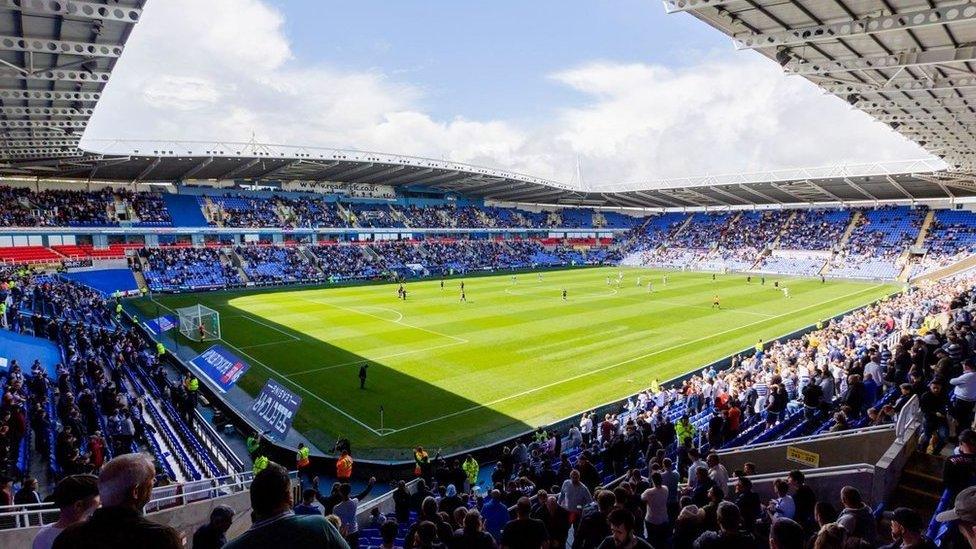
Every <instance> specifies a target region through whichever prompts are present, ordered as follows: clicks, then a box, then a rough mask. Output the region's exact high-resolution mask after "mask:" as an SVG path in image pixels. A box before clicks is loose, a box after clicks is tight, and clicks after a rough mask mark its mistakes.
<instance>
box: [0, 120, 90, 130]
mask: <svg viewBox="0 0 976 549" xmlns="http://www.w3.org/2000/svg"><path fill="white" fill-rule="evenodd" d="M0 128H14V129H27V128H46V129H51V128H71V129H79V130H84V129H85V122H83V121H75V120H0Z"/></svg>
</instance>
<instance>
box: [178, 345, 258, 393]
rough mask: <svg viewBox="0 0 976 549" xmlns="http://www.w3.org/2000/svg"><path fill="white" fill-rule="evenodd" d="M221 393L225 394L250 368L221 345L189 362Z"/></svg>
mask: <svg viewBox="0 0 976 549" xmlns="http://www.w3.org/2000/svg"><path fill="white" fill-rule="evenodd" d="M190 364H192V365H194V366H196V368H197V369H198V370H200V373H202V374H203V375H204V376H205V377H206V378H207V379H209V380H210V382H211V383H213V384H214V385H216V386H217V389H219V390H220V391H221V392H223V393H226V392H227V389H230V388H231V387H233V386H234V384H235V383H237V380H238V379H240V377H241V376H242V375H244V372H246V371H247V369H248V368H249V367H250V365H249V364H248V363H247V362H244V361H243V360H241V358H240V357H238V356H237V355H235V354H234V353H232V352H230V351H228V350H227V349H225V348H224V346H223V345H214V346H213V347H211V348H209V349H207V350H206V351H204V352H202V353H200V355H199V356H197V357H195V358H194V359H193V360H191V361H190Z"/></svg>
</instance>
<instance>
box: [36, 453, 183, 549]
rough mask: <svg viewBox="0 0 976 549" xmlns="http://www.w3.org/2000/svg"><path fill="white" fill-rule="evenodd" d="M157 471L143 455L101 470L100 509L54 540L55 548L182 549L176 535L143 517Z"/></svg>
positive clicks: (121, 458)
mask: <svg viewBox="0 0 976 549" xmlns="http://www.w3.org/2000/svg"><path fill="white" fill-rule="evenodd" d="M155 477H156V468H155V467H154V466H153V461H152V458H150V457H149V456H148V455H146V454H123V455H121V456H118V457H116V458H115V459H113V460H112V461H110V462H108V463H106V464H105V466H104V467H102V471H101V473H100V474H99V475H98V496H99V498H100V499H101V502H102V507H100V508H99V509H96V510H95V512H94V513H92V515H91V518H89V519H88V520H87V521H86V522H81V523H78V524H74V525H72V526H69V527H68V528H67V529H65V530H64V531H63V532H61V535H59V536H58V537H57V538H56V539H55V540H54V546H53V547H54V548H55V549H87V548H91V549H96V548H104V547H138V548H139V549H156V548H159V549H177V548H180V547H183V541H182V540H181V539H180V535H179V533H178V532H177V531H176V530H174V529H173V528H170V527H169V526H164V525H162V524H157V523H155V522H152V521H151V520H148V519H146V518H145V517H143V516H142V509H143V507H145V505H146V503H148V502H149V497H150V496H151V495H152V488H153V480H154V479H155Z"/></svg>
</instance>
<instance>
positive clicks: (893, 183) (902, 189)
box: [885, 175, 915, 200]
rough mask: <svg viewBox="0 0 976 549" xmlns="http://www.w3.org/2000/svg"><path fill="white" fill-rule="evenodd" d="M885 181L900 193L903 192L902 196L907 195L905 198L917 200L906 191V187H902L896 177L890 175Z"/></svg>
mask: <svg viewBox="0 0 976 549" xmlns="http://www.w3.org/2000/svg"><path fill="white" fill-rule="evenodd" d="M885 180H886V181H888V183H890V184H891V186H892V187H894V188H896V189H898V191H899V192H901V194H903V195H905V198H908V199H909V200H915V197H914V196H912V193H910V192H908V191H907V190H906V189H905V187H902V186H901V183H899V182H897V181H895V178H894V177H891V176H890V175H886V176H885Z"/></svg>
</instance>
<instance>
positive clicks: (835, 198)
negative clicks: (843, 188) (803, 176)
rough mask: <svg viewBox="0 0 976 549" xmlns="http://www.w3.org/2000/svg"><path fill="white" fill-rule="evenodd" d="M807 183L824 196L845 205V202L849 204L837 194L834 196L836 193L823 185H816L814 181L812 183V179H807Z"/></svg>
mask: <svg viewBox="0 0 976 549" xmlns="http://www.w3.org/2000/svg"><path fill="white" fill-rule="evenodd" d="M807 183H809V184H810V186H811V187H813V188H814V189H817V190H818V191H820V192H822V193H823V194H825V195H827V196H829V197H830V198H833V199H834V200H836V201H838V202H840V203H842V204H843V203H845V202H847V201H846V200H844V199H843V198H841V197H839V196H837V195H836V194H834V193H832V192H830V191H828V190H827V189H825V188H824V186H823V185H820V184H818V183H816V182H814V181H812V180H810V179H807Z"/></svg>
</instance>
